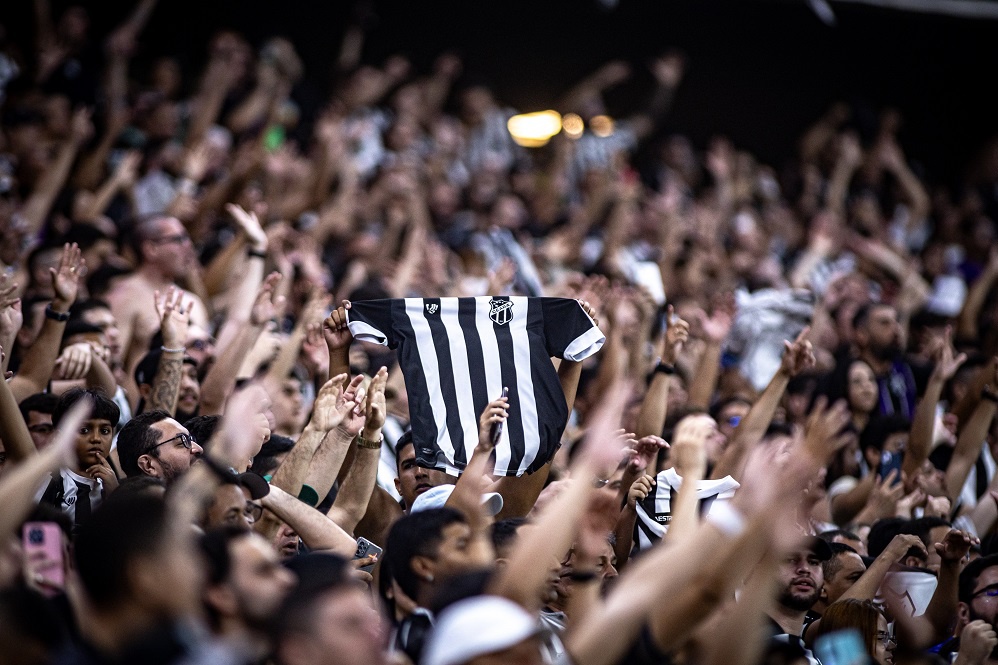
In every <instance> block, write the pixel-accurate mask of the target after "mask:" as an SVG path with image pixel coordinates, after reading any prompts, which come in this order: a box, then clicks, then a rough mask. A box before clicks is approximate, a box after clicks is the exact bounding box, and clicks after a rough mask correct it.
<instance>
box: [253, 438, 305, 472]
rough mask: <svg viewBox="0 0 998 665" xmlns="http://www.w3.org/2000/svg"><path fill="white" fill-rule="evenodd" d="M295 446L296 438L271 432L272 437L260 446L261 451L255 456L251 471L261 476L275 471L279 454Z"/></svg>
mask: <svg viewBox="0 0 998 665" xmlns="http://www.w3.org/2000/svg"><path fill="white" fill-rule="evenodd" d="M294 447H295V440H294V439H292V438H290V437H287V436H281V435H280V434H274V433H271V435H270V438H269V439H267V440H266V441H265V442H264V444H263V446H261V447H260V452H259V453H257V454H256V455H254V456H253V466H252V467H251V468H250V471H252V472H253V473H255V474H257V475H260V476H266V475H267V474H268V473H273V472H274V471H275V470H276V469H277V467H278V466H279V465H278V463H277V456H278V455H280V454H282V453H286V452H288V451H289V450H291V449H292V448H294Z"/></svg>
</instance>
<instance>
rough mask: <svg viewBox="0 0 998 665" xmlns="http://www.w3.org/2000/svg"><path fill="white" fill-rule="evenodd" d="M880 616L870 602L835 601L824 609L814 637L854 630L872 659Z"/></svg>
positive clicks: (880, 612) (881, 614)
mask: <svg viewBox="0 0 998 665" xmlns="http://www.w3.org/2000/svg"><path fill="white" fill-rule="evenodd" d="M882 616H884V613H883V612H882V611H881V610H880V609H878V608H877V606H876V605H874V604H873V601H871V600H859V599H856V598H844V599H842V600H837V601H835V602H834V603H832V604H831V605H829V606H828V607H826V608H825V611H824V612H823V613H822V615H821V623H819V624H818V629H817V630H816V631H815V633H814V637H819V636H821V635H825V634H827V633H832V632H835V631H837V630H845V629H848V628H854V629H856V630H858V631H859V632H860V635H861V636H862V638H863V643H864V645H865V646H866V651H867V654H868V655H869V656H870V658H871V659H872V658H873V657H874V656H875V649H876V644H877V624H878V623H879V617H882ZM884 618H885V619H886V617H884Z"/></svg>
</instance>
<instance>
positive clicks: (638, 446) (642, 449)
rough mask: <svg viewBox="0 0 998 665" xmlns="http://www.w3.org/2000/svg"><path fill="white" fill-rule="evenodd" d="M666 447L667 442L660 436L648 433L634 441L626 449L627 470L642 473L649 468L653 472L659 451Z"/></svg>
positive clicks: (667, 445)
mask: <svg viewBox="0 0 998 665" xmlns="http://www.w3.org/2000/svg"><path fill="white" fill-rule="evenodd" d="M668 447H669V444H668V443H666V442H665V439H663V438H662V437H660V436H654V435H650V436H646V437H643V438H641V439H639V440H637V441H635V442H634V443H632V444H631V447H630V448H628V449H627V450H626V452H627V455H628V459H627V467H628V468H627V470H628V472H630V473H644V472H645V471H646V470H648V469H651V471H652V473H654V471H655V467H656V464H657V462H658V453H659V451H660V450H662V449H663V448H668Z"/></svg>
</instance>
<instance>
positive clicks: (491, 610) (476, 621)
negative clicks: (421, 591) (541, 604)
mask: <svg viewBox="0 0 998 665" xmlns="http://www.w3.org/2000/svg"><path fill="white" fill-rule="evenodd" d="M540 630H541V626H540V623H539V622H538V620H537V618H536V617H534V616H533V615H532V614H530V613H529V612H527V611H526V610H525V609H523V608H522V607H520V606H519V605H517V604H516V603H514V602H513V601H511V600H507V599H506V598H500V597H498V596H473V597H472V598H467V599H465V600H461V601H458V602H456V603H454V604H453V605H451V606H450V607H448V608H447V609H445V610H444V611H443V612H442V613H441V614H440V617H439V618H438V620H437V622H436V625H435V626H434V629H433V632H432V633H431V634H430V639H429V641H428V643H427V645H426V649H425V651H424V653H423V658H422V663H423V664H424V665H461V663H466V662H468V661H469V660H471V659H472V658H477V657H479V656H484V655H486V654H490V653H495V652H497V651H503V650H505V649H508V648H510V647H512V646H515V645H516V644H519V643H520V642H522V641H524V640H526V639H528V638H530V637H533V636H534V635H536V634H537V633H538V632H540Z"/></svg>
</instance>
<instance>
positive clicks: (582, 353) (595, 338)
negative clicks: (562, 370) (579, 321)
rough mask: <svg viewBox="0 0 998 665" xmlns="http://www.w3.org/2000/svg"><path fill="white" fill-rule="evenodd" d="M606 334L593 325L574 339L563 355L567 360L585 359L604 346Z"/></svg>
mask: <svg viewBox="0 0 998 665" xmlns="http://www.w3.org/2000/svg"><path fill="white" fill-rule="evenodd" d="M605 341H606V336H605V335H604V334H603V333H602V332H601V331H600V329H599V328H597V327H595V326H593V327H592V328H590V329H589V330H587V331H586V332H584V333H582V334H581V335H579V336H578V337H576V338H575V339H573V340H572V342H571V343H570V344H569V345H568V347H567V348H566V349H565V352H564V353H563V354H561V355H562V357H563V358H565V360H572V361H574V362H578V361H580V360H585V359H586V358H588V357H589V356H591V355H593V354H594V353H596V352H597V351H599V350H600V349H601V348H602V347H603V342H605Z"/></svg>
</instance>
